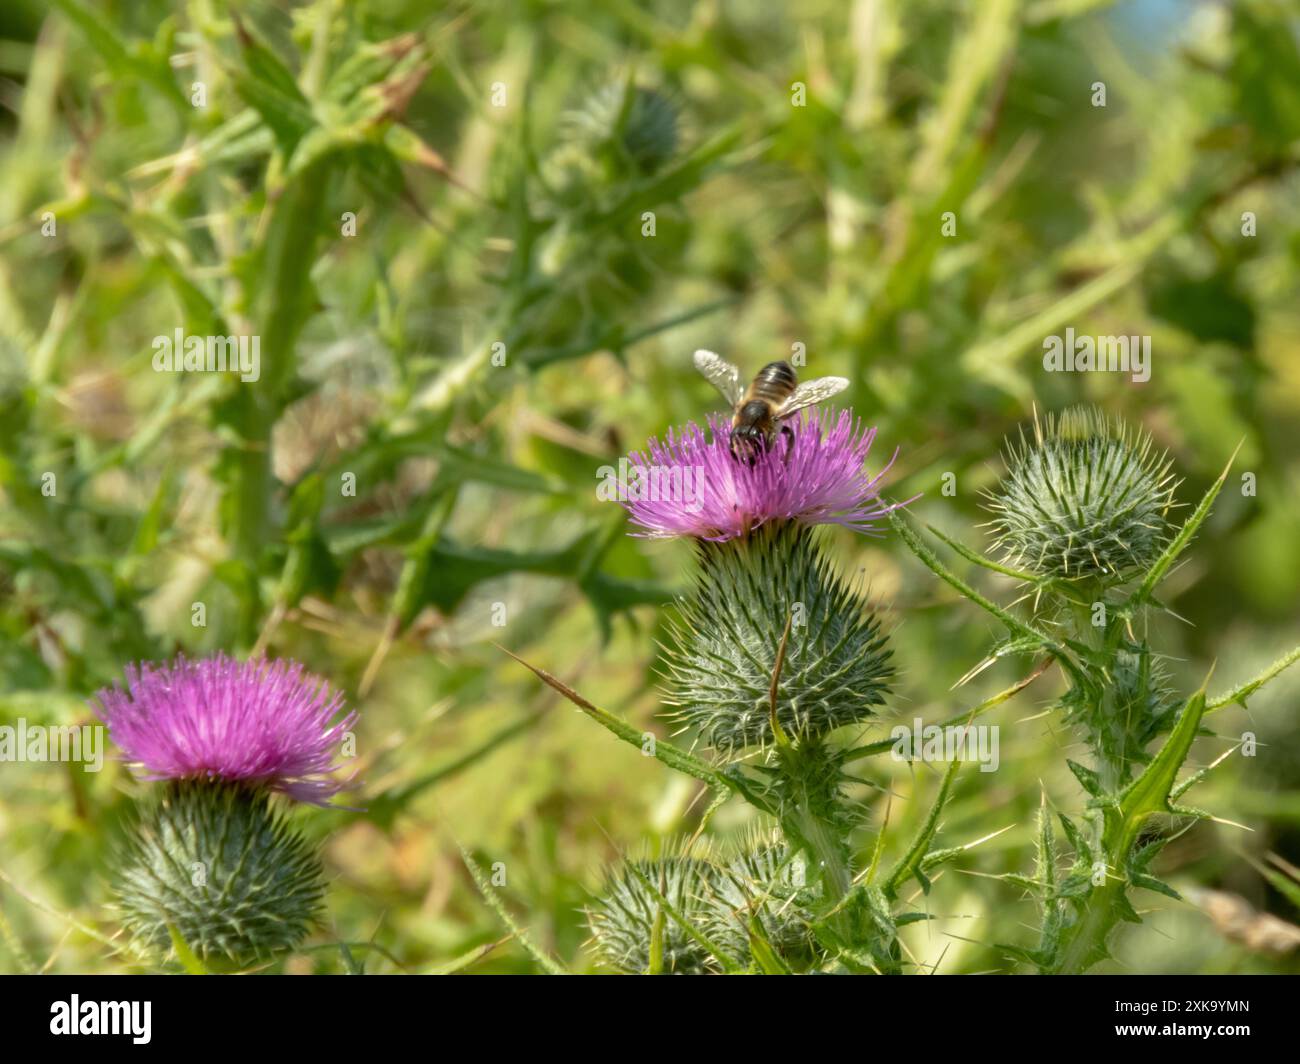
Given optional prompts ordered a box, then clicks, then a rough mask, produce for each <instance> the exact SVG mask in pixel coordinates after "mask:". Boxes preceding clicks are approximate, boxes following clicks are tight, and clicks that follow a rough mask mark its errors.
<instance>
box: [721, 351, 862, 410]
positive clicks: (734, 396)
mask: <svg viewBox="0 0 1300 1064" xmlns="http://www.w3.org/2000/svg"><path fill="white" fill-rule="evenodd" d="M695 368H696V369H698V370H699V371H700V372H701V373H702V374H703V375H704V376H705V377H706V378H707V379H708V381H709V383H710V384H712V385H713V387H715V388H717V389H718V391H720V392H721V393H722V397H723V398H724V399H726V400H727V402H728V403H730V404H731V405H732V406H733V407H734V406H735V405H736V404H737V403H739V402H740V397H741V396H742V395H743V394H744V393H745V389H744V388H742V387H741V386H740V370H738V369H737V368H736V367H735V366H733V365H732V364H731V363H730V362H728V361H727V360H726V359H725V358H721V357H719V356H718V355H715V354H714V353H713V352H712V351H696V352H695ZM844 383H845V384H848V381H845V382H844Z"/></svg>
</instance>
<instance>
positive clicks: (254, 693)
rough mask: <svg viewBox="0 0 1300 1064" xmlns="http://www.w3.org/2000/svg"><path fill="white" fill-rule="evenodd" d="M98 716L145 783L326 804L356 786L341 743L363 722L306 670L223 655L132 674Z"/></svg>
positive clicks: (134, 669) (101, 698)
mask: <svg viewBox="0 0 1300 1064" xmlns="http://www.w3.org/2000/svg"><path fill="white" fill-rule="evenodd" d="M126 681H127V683H126V689H125V690H123V689H121V688H119V687H116V686H115V687H112V688H105V689H103V690H101V691H100V692H99V693H98V694H97V695H96V700H97V703H98V704H97V705H96V707H95V708H96V712H97V713H98V715H99V717H100V719H101V720H103V721H104V723H105V724H106V725H107V726H108V731H109V735H110V737H111V738H112V740H113V742H115V743H116V744H117V745H118V746H119V747H120V748H121V749H122V751H123V752H124V753H125V755H126V760H127V761H129V762H131V763H133V764H135V765H137V766H139V767H140V769H142V770H143V771H142V777H143V778H144V779H152V780H159V779H193V780H221V781H225V782H228V783H243V784H248V785H252V786H263V787H266V788H268V789H269V790H273V791H280V792H282V793H284V794H287V795H289V796H290V797H291V798H296V799H299V800H301V801H306V802H311V803H313V804H315V805H324V804H325V803H326V802H327V801H328V800H329V799H330V798H331V797H333V796H334V795H335V794H337V793H338V792H339V791H341V790H344V789H346V788H348V787H350V786H352V783H351V780H350V779H349V780H347V781H339V780H337V779H335V778H334V777H333V772H334V770H335V768H336V766H335V764H334V761H333V748H334V745H335V744H336V743H337V742H338V741H339V739H341V738H342V736H343V735H344V733H345V732H347V730H348V729H349V728H350V727H351V726H352V724H353V722H354V721H355V720H356V714H355V712H353V713H348V714H346V715H343V716H342V717H341V719H340V715H341V714H342V713H343V697H342V695H341V694H339V693H337V692H335V691H333V690H331V688H330V687H329V686H328V685H327V684H326V683H325V682H324V681H323V680H320V679H317V678H316V677H314V676H312V675H311V674H310V673H307V672H306V671H305V670H304V669H303V667H302V666H301V665H299V664H297V663H296V662H284V661H275V662H269V661H264V660H257V661H247V662H239V661H235V660H234V659H232V658H228V657H226V656H225V655H224V654H219V655H217V656H216V657H215V658H205V659H203V660H201V661H189V660H188V659H186V658H185V657H184V656H180V657H178V658H177V659H176V661H175V662H174V663H172V664H170V665H153V664H149V663H144V664H141V665H139V666H127V669H126Z"/></svg>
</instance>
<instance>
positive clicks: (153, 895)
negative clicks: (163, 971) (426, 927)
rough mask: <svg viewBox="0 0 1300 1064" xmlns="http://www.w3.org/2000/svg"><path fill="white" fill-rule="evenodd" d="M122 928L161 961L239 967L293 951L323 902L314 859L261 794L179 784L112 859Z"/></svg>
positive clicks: (150, 807) (150, 808)
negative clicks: (185, 951) (188, 958)
mask: <svg viewBox="0 0 1300 1064" xmlns="http://www.w3.org/2000/svg"><path fill="white" fill-rule="evenodd" d="M114 865H115V867H114V870H113V878H112V882H113V888H114V892H115V894H116V896H117V903H118V907H119V908H120V910H121V912H122V922H123V923H124V924H125V926H126V927H127V928H128V929H129V930H130V931H131V932H132V933H133V934H134V935H135V936H136V938H137V939H138V940H139V941H140V942H142V943H143V944H144V945H145V946H146V947H147V948H148V949H150V950H152V951H154V952H156V953H158V954H159V955H162V954H165V953H166V952H167V950H168V948H169V947H170V945H171V942H172V935H171V933H172V931H174V932H175V933H176V935H178V936H179V937H180V939H181V940H182V941H183V942H184V943H185V944H186V945H187V946H188V947H189V949H190V950H191V951H193V953H194V954H196V955H197V956H198V957H199V959H200V960H202V961H204V962H205V963H206V962H209V961H217V962H218V963H224V964H228V965H231V966H234V967H247V966H248V965H251V964H253V963H255V962H258V961H264V960H267V959H269V958H272V957H274V956H275V955H276V954H278V953H280V952H282V951H284V950H289V949H293V948H294V947H295V946H297V945H298V944H299V943H300V942H301V941H302V940H303V938H304V937H305V936H306V934H307V932H308V931H309V930H310V929H311V927H312V925H313V924H314V923H315V922H316V919H317V916H318V914H319V912H320V908H321V899H322V897H323V895H324V890H325V888H324V880H323V871H322V868H321V863H320V859H319V858H318V857H317V856H316V853H315V851H314V850H313V849H312V847H311V846H310V845H309V844H308V843H307V842H306V841H305V840H304V839H303V837H302V836H301V835H299V834H298V833H297V832H295V831H293V830H291V829H290V828H289V827H288V826H287V824H286V822H285V820H284V818H283V816H282V815H281V814H280V813H278V812H277V811H275V810H274V809H273V808H272V807H271V804H270V797H269V795H268V794H267V793H266V792H265V791H257V790H250V789H247V788H244V787H239V786H234V785H229V784H220V783H209V782H193V781H180V782H176V783H170V784H167V785H166V786H165V787H163V788H161V794H160V795H159V796H158V797H157V798H155V799H153V800H152V801H150V802H149V803H148V804H147V805H146V806H145V807H144V809H143V810H142V812H141V813H140V815H139V818H138V820H137V821H136V822H135V823H134V824H132V825H131V826H130V828H129V829H128V832H127V835H126V839H125V841H124V843H123V845H122V846H121V847H120V849H119V852H118V853H117V855H116V859H115V862H114Z"/></svg>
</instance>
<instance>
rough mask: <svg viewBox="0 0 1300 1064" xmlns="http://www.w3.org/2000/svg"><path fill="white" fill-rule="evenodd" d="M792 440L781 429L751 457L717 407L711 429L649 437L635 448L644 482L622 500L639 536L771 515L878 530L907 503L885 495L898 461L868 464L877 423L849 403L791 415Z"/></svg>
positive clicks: (737, 524)
mask: <svg viewBox="0 0 1300 1064" xmlns="http://www.w3.org/2000/svg"><path fill="white" fill-rule="evenodd" d="M787 424H789V425H790V428H791V429H792V430H793V432H794V436H793V440H791V439H790V438H789V437H788V436H784V435H778V436H777V439H776V441H775V443H774V444H773V445H772V446H771V447H770V448H768V449H767V450H764V451H760V452H758V454H757V455H756V457H755V461H754V462H753V463H752V464H750V463H749V462H746V461H738V460H737V459H736V457H735V456H734V455H733V454H732V453H731V445H730V441H731V428H730V426H729V425H728V424H727V421H726V420H725V419H724V418H722V417H719V416H717V415H714V416H711V417H710V418H709V430H710V433H709V434H706V433H705V431H704V430H703V429H701V428H700V427H699V426H698V425H696V424H695V423H694V422H690V423H688V424H687V425H686V427H685V428H684V429H682V430H681V432H680V434H678V435H674V433H673V431H672V430H671V429H670V430H669V431H668V433H667V435H666V436H665V437H664V439H663V441H662V442H660V441H659V440H658V439H651V440H649V441H648V443H647V444H646V450H645V452H644V453H636V454H633V455H631V456H629V457H630V461H631V465H632V468H633V469H634V470H637V471H638V474H639V477H638V481H639V483H638V485H637V486H635V487H634V489H633V490H632V492H631V493H630V494H631V496H632V497H631V498H629V499H628V500H626V501H624V502H623V507H624V508H625V509H626V510H627V512H628V515H629V517H630V519H631V521H632V523H633V524H634V525H637V526H638V527H639V529H640V531H638V532H635V533H633V534H634V535H639V536H649V537H668V536H693V537H695V538H697V539H706V540H713V541H723V540H728V539H735V538H736V537H738V536H743V535H746V534H747V533H748V532H750V531H751V530H753V529H755V528H757V527H759V526H760V525H762V524H764V523H766V522H768V521H776V520H780V521H798V522H799V523H801V524H805V525H825V524H834V525H842V526H843V527H845V528H850V529H853V530H854V531H856V532H864V533H868V534H870V533H872V532H874V531H875V530H876V529H875V526H874V524H873V522H875V521H877V520H879V519H880V518H882V517H886V516H888V515H889V514H890V513H891V512H892V511H893V510H895V509H897V508H898V507H900V506H906V505H907V503H908V502H911V501H912V500H911V499H909V500H907V502H903V503H894V504H884V503H882V502H881V501H880V498H879V493H880V484H881V481H882V479H883V478H884V475H885V474H886V473H887V472H888V471H889V469H890V467H891V466H892V465H893V463H894V458H895V457H897V454H898V452H897V451H895V452H894V457H891V458H890V460H889V463H888V464H887V465H886V466H885V467H884V469H882V470H881V471H880V472H879V473H877V474H876V475H875V476H871V475H870V474H869V473H867V472H866V470H865V469H864V468H863V466H864V463H865V462H866V459H867V453H868V452H869V451H870V450H871V444H872V441H873V440H874V439H875V437H876V430H875V429H874V428H866V427H864V426H863V425H862V424H861V422H859V421H855V420H854V418H853V416H852V415H851V414H850V413H849V412H848V411H843V412H841V413H840V414H839V416H838V418H834V415H831V414H827V413H823V412H821V411H816V410H814V411H812V412H810V413H805V414H804V415H803V416H802V417H801V418H799V419H798V420H796V421H791V422H788V423H787Z"/></svg>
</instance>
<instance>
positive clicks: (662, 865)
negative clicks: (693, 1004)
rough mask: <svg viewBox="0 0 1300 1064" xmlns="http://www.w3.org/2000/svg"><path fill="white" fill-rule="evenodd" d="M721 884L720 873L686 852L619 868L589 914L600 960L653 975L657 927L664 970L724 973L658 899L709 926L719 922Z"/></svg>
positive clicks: (694, 923) (627, 970)
mask: <svg viewBox="0 0 1300 1064" xmlns="http://www.w3.org/2000/svg"><path fill="white" fill-rule="evenodd" d="M717 883H718V869H717V868H716V867H715V866H714V865H713V864H712V863H711V862H709V861H708V860H706V859H704V858H702V857H696V856H690V855H687V854H682V853H675V854H672V855H670V856H668V857H659V858H637V859H634V860H630V861H626V862H624V863H623V864H620V865H618V866H617V867H616V868H614V869H613V870H612V871H611V872H610V873H609V874H608V876H607V877H606V881H605V885H604V887H603V889H602V890H601V893H600V896H599V897H598V898H597V899H596V901H595V903H594V904H593V905H592V907H591V908H590V909H588V911H587V924H588V927H589V928H590V929H591V935H592V940H593V942H594V943H595V945H596V950H597V952H598V953H599V954H600V957H601V959H602V960H603V961H604V962H605V963H606V964H607V965H609V966H610V967H611V968H614V969H615V970H617V971H620V972H623V973H625V974H628V975H642V974H645V973H647V972H649V971H650V969H651V959H652V954H653V953H654V952H656V950H655V935H656V931H655V928H656V925H658V928H659V930H658V936H659V941H658V950H657V952H658V955H659V958H660V960H659V965H660V971H662V972H664V973H666V974H672V975H703V974H706V973H708V972H717V971H719V970H721V969H720V963H719V961H718V959H717V958H716V957H714V956H713V954H712V953H711V952H710V951H709V949H708V948H707V947H706V946H705V945H704V944H703V943H701V942H699V941H698V940H697V939H696V938H694V937H693V936H692V935H690V934H689V933H688V932H687V931H686V929H685V928H684V927H683V926H682V924H681V922H680V921H679V920H678V919H677V918H676V917H673V916H671V915H669V913H668V912H667V911H666V910H665V909H664V906H663V904H662V902H661V901H660V900H659V897H656V893H657V894H658V895H660V896H662V897H663V898H664V899H666V900H667V902H668V904H669V905H670V906H671V907H672V909H673V911H675V912H676V913H677V914H678V916H680V917H681V918H682V919H684V920H686V921H687V922H689V923H690V924H691V926H693V927H696V926H699V927H704V926H706V925H707V924H709V923H710V922H711V921H713V920H715V919H716V912H715V907H716V905H717ZM652 887H653V889H651V888H652Z"/></svg>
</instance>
